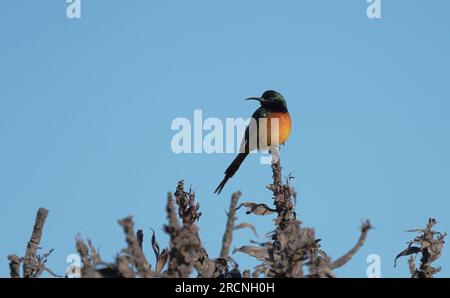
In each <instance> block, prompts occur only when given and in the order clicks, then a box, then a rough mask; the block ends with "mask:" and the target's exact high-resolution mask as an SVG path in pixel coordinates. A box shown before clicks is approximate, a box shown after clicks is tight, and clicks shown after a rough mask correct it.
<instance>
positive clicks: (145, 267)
mask: <svg viewBox="0 0 450 298" xmlns="http://www.w3.org/2000/svg"><path fill="white" fill-rule="evenodd" d="M118 223H119V225H121V226H122V228H123V232H124V233H125V240H126V242H127V244H128V247H127V248H126V249H125V252H126V254H127V255H129V256H130V258H131V259H132V260H131V261H132V263H133V264H134V266H135V267H136V268H137V269H138V272H139V273H140V275H141V276H142V277H150V276H151V271H150V266H149V264H148V262H147V259H146V258H145V256H144V254H143V253H142V250H141V248H140V247H139V243H138V240H137V239H136V236H135V233H134V223H133V219H132V217H131V216H129V217H126V218H124V219H122V220H119V221H118Z"/></svg>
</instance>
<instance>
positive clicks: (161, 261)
mask: <svg viewBox="0 0 450 298" xmlns="http://www.w3.org/2000/svg"><path fill="white" fill-rule="evenodd" d="M168 260H169V251H168V250H167V249H165V248H164V249H163V251H162V252H161V254H160V255H159V258H158V262H157V263H156V272H158V273H161V271H162V270H163V268H164V266H166V264H167V261H168Z"/></svg>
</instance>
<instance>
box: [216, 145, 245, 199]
mask: <svg viewBox="0 0 450 298" xmlns="http://www.w3.org/2000/svg"><path fill="white" fill-rule="evenodd" d="M247 155H248V153H245V152H244V153H239V154H238V155H237V156H236V158H235V159H234V160H233V162H232V163H231V164H230V165H229V167H228V168H227V169H226V170H225V177H224V178H223V180H222V181H221V182H220V184H219V186H217V188H216V190H215V191H214V193H215V194H220V192H221V191H222V189H223V188H224V186H225V184H226V183H227V181H228V179H230V178H231V177H233V176H234V174H236V172H237V170H239V167H240V166H241V164H242V162H243V161H244V159H245V158H246V157H247Z"/></svg>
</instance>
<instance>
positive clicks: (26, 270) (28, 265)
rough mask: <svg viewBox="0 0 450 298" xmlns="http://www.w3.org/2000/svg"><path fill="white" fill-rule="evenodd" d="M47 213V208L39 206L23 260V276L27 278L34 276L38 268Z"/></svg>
mask: <svg viewBox="0 0 450 298" xmlns="http://www.w3.org/2000/svg"><path fill="white" fill-rule="evenodd" d="M47 215H48V210H47V209H45V208H39V210H38V212H37V215H36V221H35V223H34V227H33V232H32V234H31V238H30V241H28V245H27V249H26V251H25V258H24V262H23V277H25V278H30V277H32V276H33V273H34V271H35V270H36V269H37V268H36V266H37V261H36V251H37V249H38V247H39V243H40V242H41V237H42V231H43V229H44V223H45V220H46V218H47Z"/></svg>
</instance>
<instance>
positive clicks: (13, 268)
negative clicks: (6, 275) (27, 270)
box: [8, 255, 22, 278]
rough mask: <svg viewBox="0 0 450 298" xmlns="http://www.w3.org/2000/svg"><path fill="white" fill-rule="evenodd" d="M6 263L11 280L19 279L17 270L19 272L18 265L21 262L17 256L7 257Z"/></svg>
mask: <svg viewBox="0 0 450 298" xmlns="http://www.w3.org/2000/svg"><path fill="white" fill-rule="evenodd" d="M8 261H9V272H10V275H11V278H20V272H19V270H20V263H21V262H22V260H21V259H20V258H19V257H18V256H17V255H9V256H8Z"/></svg>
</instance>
